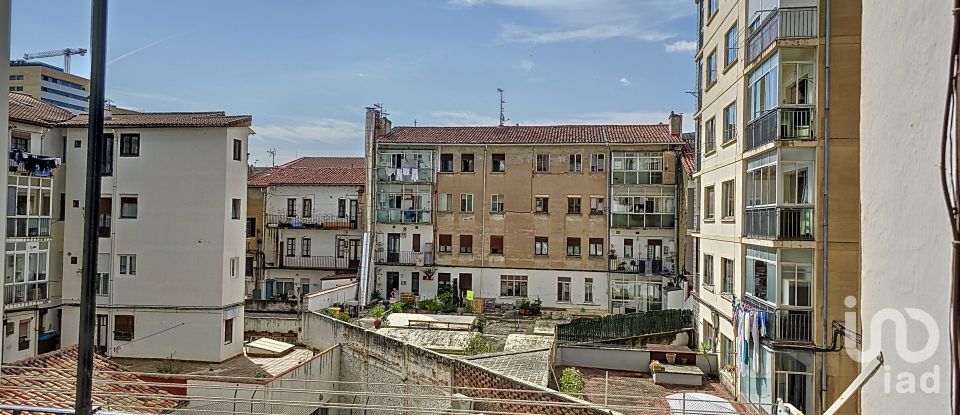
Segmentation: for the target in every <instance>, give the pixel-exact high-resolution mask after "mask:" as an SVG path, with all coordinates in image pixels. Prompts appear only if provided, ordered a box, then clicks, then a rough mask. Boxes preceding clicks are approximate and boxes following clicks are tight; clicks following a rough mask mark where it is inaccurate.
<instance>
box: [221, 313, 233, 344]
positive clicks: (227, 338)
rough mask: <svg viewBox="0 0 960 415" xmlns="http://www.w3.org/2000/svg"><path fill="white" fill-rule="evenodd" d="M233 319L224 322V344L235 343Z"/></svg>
mask: <svg viewBox="0 0 960 415" xmlns="http://www.w3.org/2000/svg"><path fill="white" fill-rule="evenodd" d="M234 322H235V320H234V319H233V317H231V318H228V319H226V320H223V344H231V343H233V325H234Z"/></svg>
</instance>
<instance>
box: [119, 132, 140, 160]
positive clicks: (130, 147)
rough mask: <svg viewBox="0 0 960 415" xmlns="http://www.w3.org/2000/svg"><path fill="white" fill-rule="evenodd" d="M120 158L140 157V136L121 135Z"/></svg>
mask: <svg viewBox="0 0 960 415" xmlns="http://www.w3.org/2000/svg"><path fill="white" fill-rule="evenodd" d="M120 157H140V134H120Z"/></svg>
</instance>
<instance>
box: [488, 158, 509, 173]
mask: <svg viewBox="0 0 960 415" xmlns="http://www.w3.org/2000/svg"><path fill="white" fill-rule="evenodd" d="M506 171H507V155H506V154H505V153H493V154H492V155H491V156H490V173H505V172H506Z"/></svg>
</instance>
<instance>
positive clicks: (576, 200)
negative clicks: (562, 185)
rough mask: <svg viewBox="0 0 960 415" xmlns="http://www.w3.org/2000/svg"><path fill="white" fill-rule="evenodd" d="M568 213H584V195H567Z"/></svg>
mask: <svg viewBox="0 0 960 415" xmlns="http://www.w3.org/2000/svg"><path fill="white" fill-rule="evenodd" d="M567 214H568V215H581V214H583V197H581V196H567Z"/></svg>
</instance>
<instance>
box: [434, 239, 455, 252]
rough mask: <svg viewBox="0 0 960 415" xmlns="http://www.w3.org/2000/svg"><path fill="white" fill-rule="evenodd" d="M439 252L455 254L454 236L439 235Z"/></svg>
mask: <svg viewBox="0 0 960 415" xmlns="http://www.w3.org/2000/svg"><path fill="white" fill-rule="evenodd" d="M437 252H453V236H451V235H437Z"/></svg>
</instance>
